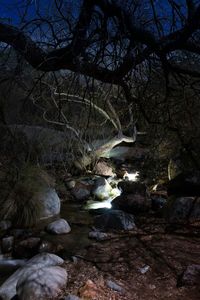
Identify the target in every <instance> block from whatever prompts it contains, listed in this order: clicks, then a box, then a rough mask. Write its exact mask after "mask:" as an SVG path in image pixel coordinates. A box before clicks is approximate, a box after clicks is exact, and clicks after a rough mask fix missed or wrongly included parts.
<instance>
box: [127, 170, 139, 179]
mask: <svg viewBox="0 0 200 300" xmlns="http://www.w3.org/2000/svg"><path fill="white" fill-rule="evenodd" d="M138 176H139V172H138V171H137V172H134V173H128V172H127V173H126V175H125V178H127V177H128V180H130V181H137V180H138Z"/></svg>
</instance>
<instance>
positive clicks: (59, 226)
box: [47, 219, 71, 234]
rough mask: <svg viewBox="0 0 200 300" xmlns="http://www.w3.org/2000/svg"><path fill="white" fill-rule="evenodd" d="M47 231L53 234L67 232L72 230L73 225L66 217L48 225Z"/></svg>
mask: <svg viewBox="0 0 200 300" xmlns="http://www.w3.org/2000/svg"><path fill="white" fill-rule="evenodd" d="M47 231H48V232H49V233H53V234H65V233H69V232H70V231H71V227H70V226H69V224H68V223H67V221H66V220H64V219H59V220H56V221H54V222H52V223H50V224H49V225H48V226H47Z"/></svg>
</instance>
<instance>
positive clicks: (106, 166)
mask: <svg viewBox="0 0 200 300" xmlns="http://www.w3.org/2000/svg"><path fill="white" fill-rule="evenodd" d="M93 172H94V173H95V174H97V175H100V176H114V175H115V173H114V172H113V166H112V165H111V164H110V163H109V162H108V161H105V160H99V161H98V162H97V163H96V165H95V167H94V170H93Z"/></svg>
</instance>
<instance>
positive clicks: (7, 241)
mask: <svg viewBox="0 0 200 300" xmlns="http://www.w3.org/2000/svg"><path fill="white" fill-rule="evenodd" d="M13 245H14V237H13V236H8V237H5V238H3V239H2V242H1V250H2V252H3V253H8V252H11V251H12V249H13Z"/></svg>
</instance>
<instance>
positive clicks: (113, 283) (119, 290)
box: [106, 280, 123, 293]
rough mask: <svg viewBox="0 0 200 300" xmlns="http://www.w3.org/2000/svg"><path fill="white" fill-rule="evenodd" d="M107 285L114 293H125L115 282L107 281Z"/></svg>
mask: <svg viewBox="0 0 200 300" xmlns="http://www.w3.org/2000/svg"><path fill="white" fill-rule="evenodd" d="M106 284H107V286H108V287H109V288H110V289H112V290H114V291H116V292H120V293H122V292H123V288H122V287H121V286H120V285H119V284H117V283H115V282H114V281H112V280H107V281H106Z"/></svg>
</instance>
